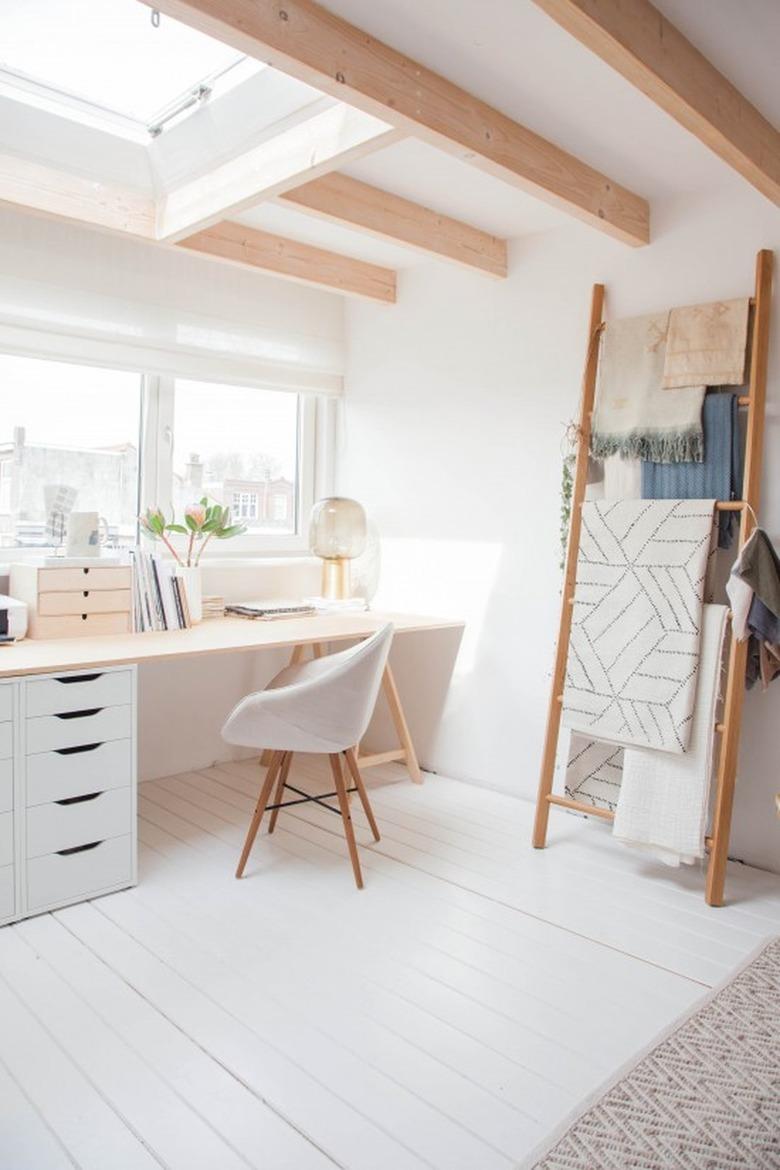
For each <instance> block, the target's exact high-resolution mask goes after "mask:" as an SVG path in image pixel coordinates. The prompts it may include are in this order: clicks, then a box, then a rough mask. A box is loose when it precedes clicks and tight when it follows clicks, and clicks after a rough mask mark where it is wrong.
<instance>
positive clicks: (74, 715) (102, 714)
mask: <svg viewBox="0 0 780 1170" xmlns="http://www.w3.org/2000/svg"><path fill="white" fill-rule="evenodd" d="M0 726H2V725H0ZM132 728H133V709H132V707H131V706H130V704H126V705H123V706H121V707H88V708H85V709H79V710H77V711H62V712H59V713H58V714H56V715H38V716H35V717H33V718H31V719H28V720H27V721H26V723H25V735H26V740H27V754H28V755H32V754H34V753H35V752H51V751H59V750H60V749H62V748H68V747H81V746H82V745H84V744H90V743H105V742H106V741H107V740H112V739H127V738H128V736H130V735H131V734H132Z"/></svg>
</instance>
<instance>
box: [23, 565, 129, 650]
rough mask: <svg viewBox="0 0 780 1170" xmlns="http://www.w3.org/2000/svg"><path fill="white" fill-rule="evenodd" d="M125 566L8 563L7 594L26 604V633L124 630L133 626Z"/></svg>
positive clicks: (49, 635) (47, 634) (69, 635)
mask: <svg viewBox="0 0 780 1170" xmlns="http://www.w3.org/2000/svg"><path fill="white" fill-rule="evenodd" d="M132 574H133V570H132V569H131V568H130V566H129V565H101V564H100V562H99V561H98V560H96V562H95V564H94V565H84V566H77V567H74V566H68V567H64V568H61V569H60V568H54V567H49V566H41V565H36V564H27V565H25V564H17V565H11V581H10V593H11V596H12V597H15V598H17V599H18V600H19V601H24V602H26V603H27V610H28V614H27V632H28V636H29V637H30V638H75V637H80V636H82V635H87V634H126V633H128V632H129V631H131V630H132V628H133V626H132V618H133V613H132V609H133V590H132V581H133V576H132Z"/></svg>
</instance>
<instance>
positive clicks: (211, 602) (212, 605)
mask: <svg viewBox="0 0 780 1170" xmlns="http://www.w3.org/2000/svg"><path fill="white" fill-rule="evenodd" d="M201 605H202V607H203V620H204V621H205V620H206V618H221V617H224V616H225V599H224V597H204V598H203V601H202V602H201Z"/></svg>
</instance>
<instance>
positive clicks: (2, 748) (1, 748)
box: [0, 723, 14, 760]
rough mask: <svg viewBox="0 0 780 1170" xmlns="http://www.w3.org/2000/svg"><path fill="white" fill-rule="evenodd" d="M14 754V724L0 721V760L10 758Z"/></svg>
mask: <svg viewBox="0 0 780 1170" xmlns="http://www.w3.org/2000/svg"><path fill="white" fill-rule="evenodd" d="M13 754H14V725H13V723H0V760H10V759H11V757H12V756H13Z"/></svg>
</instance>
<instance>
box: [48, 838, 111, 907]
mask: <svg viewBox="0 0 780 1170" xmlns="http://www.w3.org/2000/svg"><path fill="white" fill-rule="evenodd" d="M133 880H134V872H133V837H132V835H130V834H128V835H127V836H125V837H112V838H111V839H110V840H108V841H87V842H85V844H83V845H77V846H74V847H73V848H72V849H62V850H60V851H59V852H58V853H49V854H47V855H46V856H45V857H31V858H30V860H29V861H28V862H27V910H28V911H37V910H46V909H48V908H49V907H50V906H60V905H64V904H65V903H66V902H78V901H81V900H83V899H84V898H89V897H94V896H95V895H97V894H102V893H107V892H108V891H109V890H113V889H121V888H122V887H123V886H129V885H130V884H131V883H132V882H133Z"/></svg>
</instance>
